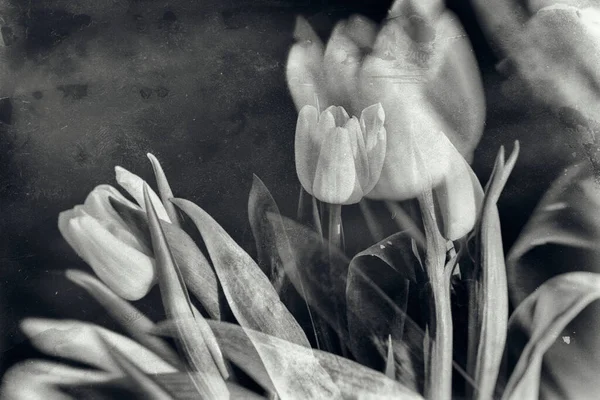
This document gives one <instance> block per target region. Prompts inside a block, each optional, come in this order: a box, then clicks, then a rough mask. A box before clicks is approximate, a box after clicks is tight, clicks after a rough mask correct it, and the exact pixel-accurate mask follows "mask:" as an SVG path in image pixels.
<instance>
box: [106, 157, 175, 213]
mask: <svg viewBox="0 0 600 400" xmlns="http://www.w3.org/2000/svg"><path fill="white" fill-rule="evenodd" d="M115 175H116V177H117V182H118V183H119V185H121V187H122V188H123V189H125V190H126V191H127V193H129V194H130V195H131V197H133V198H134V199H135V201H136V202H137V203H138V205H139V206H140V207H141V208H142V209H143V210H144V211H147V210H146V206H145V203H144V185H145V184H146V182H145V181H144V180H143V179H142V178H140V177H139V176H137V175H135V174H133V173H131V172H129V171H128V170H126V169H125V168H123V167H120V166H116V167H115ZM148 189H149V190H148V191H149V193H150V200H151V201H152V204H153V205H154V208H156V213H157V214H158V218H160V219H162V220H163V221H167V222H171V219H170V218H169V215H168V213H167V210H166V209H165V206H163V204H162V201H160V197H158V195H157V194H156V192H155V191H154V190H152V189H151V188H148Z"/></svg>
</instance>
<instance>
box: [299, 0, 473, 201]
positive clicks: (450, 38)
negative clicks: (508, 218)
mask: <svg viewBox="0 0 600 400" xmlns="http://www.w3.org/2000/svg"><path fill="white" fill-rule="evenodd" d="M457 21H458V19H457V18H456V17H455V16H454V15H453V14H452V13H450V12H449V11H447V10H445V9H444V8H443V5H442V2H440V1H437V0H436V1H434V0H426V1H421V0H404V1H396V2H395V3H394V5H393V6H392V8H391V10H390V13H389V16H388V18H387V19H386V20H385V22H384V23H383V25H382V26H381V28H380V29H378V28H377V26H376V25H375V23H374V22H372V21H370V20H368V19H367V18H364V17H360V16H355V17H352V18H350V19H349V20H347V21H342V22H340V23H339V24H338V25H337V26H336V27H335V29H334V31H333V33H332V35H331V37H330V39H329V41H328V43H327V46H326V47H324V46H323V44H322V42H321V41H320V39H319V38H318V37H317V35H316V34H315V33H314V31H313V30H312V28H311V27H310V25H309V24H308V23H307V22H306V21H305V20H303V19H302V18H299V19H298V23H297V26H296V32H295V37H296V39H297V40H298V42H297V43H296V44H295V45H294V46H293V47H292V49H291V50H290V54H289V57H288V63H287V79H288V85H289V87H290V91H291V93H292V97H293V99H294V102H295V104H296V107H297V108H298V110H300V109H301V108H302V107H304V106H305V105H307V104H311V105H314V106H316V105H321V106H325V107H326V106H328V105H332V104H335V105H340V106H343V107H345V108H346V109H347V110H348V111H349V112H350V114H353V115H356V114H357V113H358V112H360V110H362V109H363V108H365V107H366V106H368V105H370V104H374V103H381V104H382V106H383V109H384V110H385V113H386V121H385V128H386V131H387V138H388V139H387V152H386V160H385V163H384V166H383V169H382V172H381V177H380V180H379V182H378V183H377V185H376V186H375V188H374V189H373V191H372V192H371V193H370V194H369V197H372V198H379V199H391V200H401V199H407V198H412V197H415V196H417V195H419V194H420V193H422V192H423V191H424V190H428V189H431V187H432V186H436V185H438V184H440V183H441V182H442V181H443V180H444V178H445V177H446V175H447V174H448V172H449V171H452V170H453V169H455V166H456V165H457V164H456V162H458V163H459V164H461V163H462V161H460V160H459V161H457V160H458V159H457V158H456V157H454V155H453V153H454V152H456V149H458V151H459V152H460V153H461V154H462V155H463V156H464V157H465V158H466V159H467V160H469V159H470V158H471V157H472V152H473V150H474V148H475V146H476V145H477V143H478V141H479V139H480V137H481V133H482V130H483V121H484V114H485V110H484V108H485V106H484V98H483V91H482V86H481V82H480V76H479V71H478V69H477V64H476V61H475V59H474V56H473V54H472V50H471V47H470V44H469V41H468V39H467V37H466V35H465V33H464V31H463V30H462V27H461V26H460V25H459V23H458V22H457ZM446 137H447V138H449V139H450V140H449V141H448V140H446V141H444V140H442V138H446ZM448 143H452V145H453V146H448V145H447V144H448ZM455 148H456V149H455ZM419 153H420V154H421V155H422V157H421V160H420V161H418V160H417V158H418V156H417V154H419ZM423 176H426V177H427V178H426V179H423ZM465 179H470V178H469V177H466V178H465ZM466 195H468V194H465V196H466Z"/></svg>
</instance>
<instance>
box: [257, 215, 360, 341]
mask: <svg viewBox="0 0 600 400" xmlns="http://www.w3.org/2000/svg"><path fill="white" fill-rule="evenodd" d="M267 218H268V219H269V222H270V223H271V227H272V229H273V237H274V238H275V240H276V246H277V251H278V252H279V257H281V260H282V262H283V267H284V270H285V273H286V275H287V276H288V277H289V279H290V281H291V282H292V284H293V285H294V287H295V288H296V290H297V291H298V293H299V294H300V295H301V296H302V297H303V298H304V299H305V300H306V302H307V303H308V304H309V305H310V306H311V307H313V308H314V309H315V310H316V311H317V313H318V314H319V315H320V316H321V317H322V318H323V319H324V320H325V321H326V322H327V323H328V324H329V325H330V326H331V327H332V328H334V329H340V328H341V330H340V331H338V332H337V333H338V335H340V337H341V338H342V339H344V338H345V339H347V338H348V331H347V324H346V322H345V320H346V276H347V274H348V264H349V262H350V260H348V259H347V258H346V256H345V255H344V254H343V253H342V252H341V251H340V250H338V249H336V248H334V247H333V246H330V245H329V244H328V243H327V242H326V241H324V240H323V238H322V236H320V235H319V234H318V233H316V232H315V231H313V230H312V229H310V228H307V227H305V226H303V225H300V224H299V223H297V222H295V221H293V220H291V219H289V218H286V217H283V216H281V215H279V214H273V213H267ZM340 321H341V322H342V323H341V324H339V323H338V322H340Z"/></svg>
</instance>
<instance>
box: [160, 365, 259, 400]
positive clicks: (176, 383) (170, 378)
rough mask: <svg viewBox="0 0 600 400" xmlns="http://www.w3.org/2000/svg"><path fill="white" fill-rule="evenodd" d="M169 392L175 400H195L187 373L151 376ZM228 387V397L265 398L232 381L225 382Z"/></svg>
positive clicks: (194, 391) (196, 397)
mask: <svg viewBox="0 0 600 400" xmlns="http://www.w3.org/2000/svg"><path fill="white" fill-rule="evenodd" d="M152 378H153V379H155V380H156V381H157V382H159V383H160V384H161V385H162V386H163V387H165V388H167V389H168V390H169V392H171V393H173V395H174V396H175V397H176V399H177V400H197V399H198V392H197V391H196V389H195V387H194V385H193V382H192V379H191V378H190V376H189V375H188V374H185V373H181V372H176V373H173V374H157V375H153V376H152ZM226 383H227V388H228V389H229V393H230V399H232V400H234V399H243V400H260V399H263V400H264V399H266V398H265V397H264V396H261V395H258V394H256V393H254V392H252V391H250V390H248V389H246V388H244V387H243V386H239V385H237V384H235V383H233V382H229V381H228V382H226Z"/></svg>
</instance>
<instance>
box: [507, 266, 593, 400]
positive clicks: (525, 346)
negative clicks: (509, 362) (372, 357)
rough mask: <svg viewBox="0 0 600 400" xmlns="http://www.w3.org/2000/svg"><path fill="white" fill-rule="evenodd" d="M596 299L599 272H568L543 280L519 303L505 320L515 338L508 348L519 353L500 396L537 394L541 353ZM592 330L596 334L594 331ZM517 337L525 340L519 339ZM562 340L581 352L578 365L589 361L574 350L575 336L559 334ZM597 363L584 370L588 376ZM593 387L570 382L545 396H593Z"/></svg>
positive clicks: (514, 399)
mask: <svg viewBox="0 0 600 400" xmlns="http://www.w3.org/2000/svg"><path fill="white" fill-rule="evenodd" d="M598 299H600V274H595V273H590V272H571V273H567V274H562V275H559V276H556V277H554V278H552V279H550V280H548V281H546V282H545V283H544V284H543V285H542V286H540V287H539V288H538V289H537V290H536V291H535V292H533V293H532V294H531V295H529V296H528V297H527V298H526V299H525V300H524V301H523V302H522V303H521V304H520V305H519V307H518V308H517V309H516V310H515V312H514V313H513V315H512V316H511V318H510V320H509V338H516V340H509V343H510V344H511V347H510V348H509V350H510V351H511V352H514V353H515V354H520V357H519V361H518V362H517V365H516V367H515V368H514V370H513V373H512V375H511V377H510V379H509V381H508V384H507V385H506V388H505V391H504V394H503V396H502V398H503V399H507V400H518V399H535V398H538V395H539V391H540V380H541V379H540V374H541V372H542V361H543V357H544V354H545V353H546V351H547V350H548V349H549V348H550V347H552V346H553V345H555V342H556V341H557V339H559V336H560V335H561V334H562V332H563V330H564V329H565V327H567V325H568V324H569V323H570V322H571V321H572V320H573V319H574V318H575V317H576V316H577V315H578V314H580V313H581V312H582V311H583V310H584V309H585V308H586V307H587V306H588V305H590V304H591V303H592V302H594V301H596V300H598ZM594 334H596V335H597V331H595V332H594ZM521 338H527V339H528V340H527V342H523V340H522V339H521ZM519 339H521V340H519ZM562 340H563V342H564V344H565V347H566V348H567V349H572V350H573V351H575V352H577V353H578V354H579V356H581V358H579V359H578V360H579V361H581V363H582V365H581V367H580V368H581V369H585V368H589V367H590V366H592V365H589V364H588V365H586V364H587V362H588V361H592V360H591V359H590V358H589V356H587V357H586V355H584V354H582V353H580V352H578V351H577V346H578V344H577V342H576V339H575V341H574V342H571V341H570V338H569V339H568V340H567V339H566V337H563V338H562ZM521 344H522V346H520V345H521ZM597 366H598V364H597V361H596V362H595V363H594V364H593V367H592V369H591V370H590V371H588V372H589V374H590V375H589V376H590V377H592V376H596V372H597ZM556 367H558V366H557V365H551V366H549V368H552V369H554V368H556ZM580 368H578V370H579V369H580ZM558 369H560V367H558ZM553 372H555V373H556V372H558V373H560V372H559V371H553ZM595 379H597V376H596V378H595ZM595 387H596V385H595V383H594V382H593V381H592V382H589V383H588V384H586V383H583V382H582V383H580V385H579V386H577V387H573V386H571V388H570V389H569V391H568V392H555V393H553V394H552V395H551V396H549V397H550V398H569V399H582V398H593V397H595V395H596V394H597V392H594V391H593V390H594V388H595ZM562 396H566V397H562ZM590 396H592V397H590Z"/></svg>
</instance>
